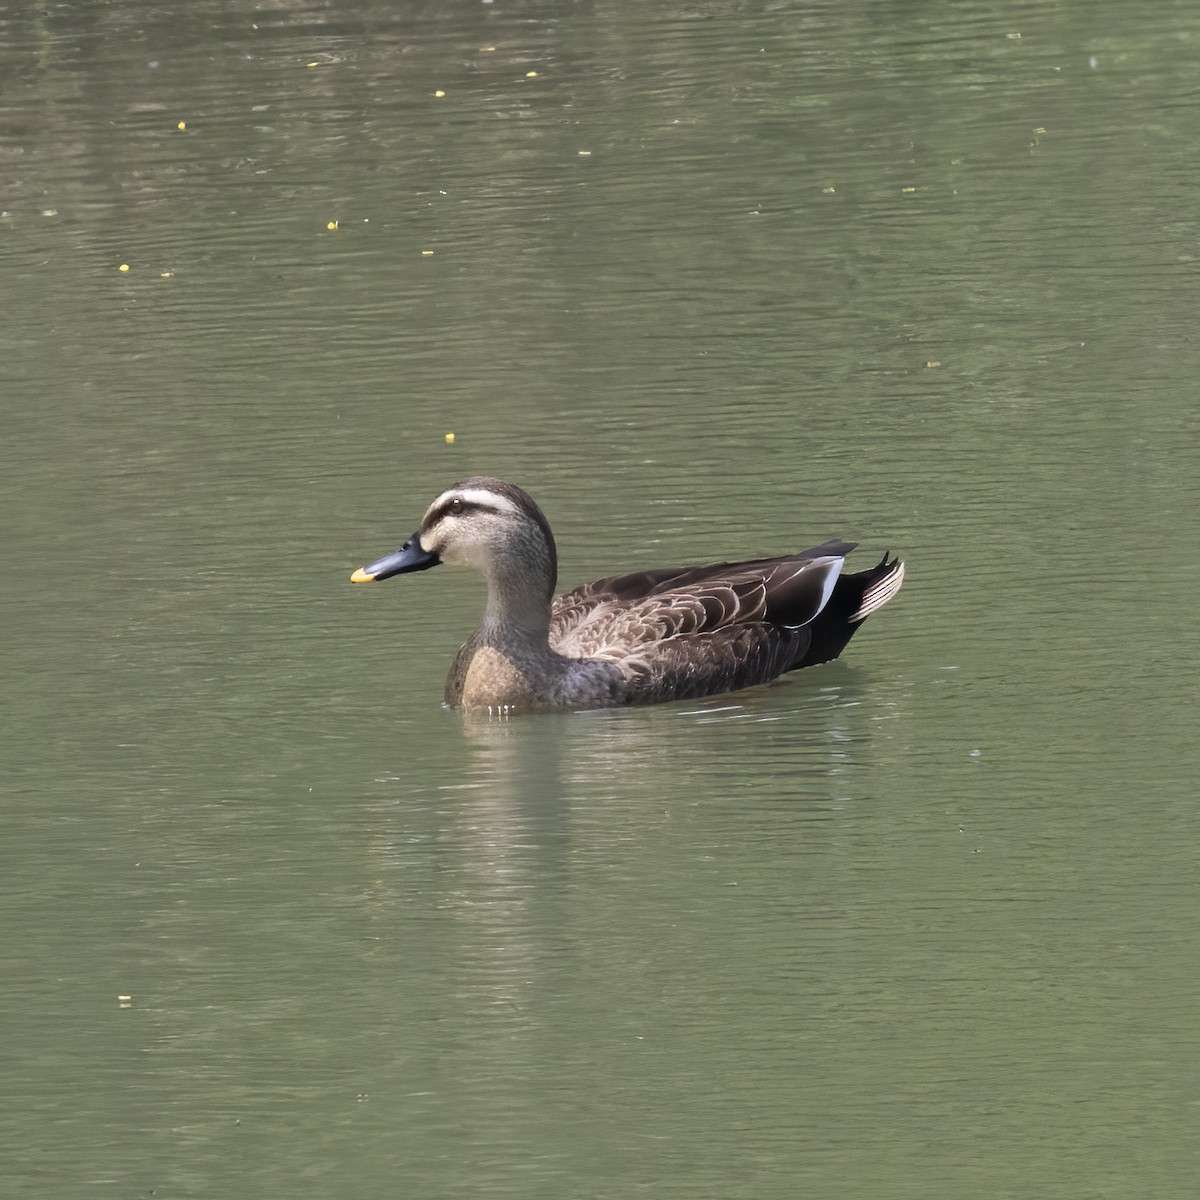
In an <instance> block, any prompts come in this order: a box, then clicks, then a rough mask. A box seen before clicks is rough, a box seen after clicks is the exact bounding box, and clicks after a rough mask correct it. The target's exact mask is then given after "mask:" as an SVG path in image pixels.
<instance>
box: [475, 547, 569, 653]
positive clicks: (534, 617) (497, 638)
mask: <svg viewBox="0 0 1200 1200" xmlns="http://www.w3.org/2000/svg"><path fill="white" fill-rule="evenodd" d="M532 565H533V564H531V563H530V562H529V561H528V560H526V561H524V562H521V563H519V564H508V563H506V562H504V561H503V560H501V561H497V562H495V563H493V564H492V569H491V570H490V571H488V573H487V585H488V597H487V608H486V609H485V610H484V614H483V625H482V627H481V629H480V632H481V633H482V634H483V637H484V640H485V641H486V642H488V643H489V644H490V645H493V646H496V647H498V648H503V647H505V646H512V647H513V648H514V649H518V648H519V649H520V650H522V651H524V652H525V653H527V654H528V653H536V654H539V655H541V654H547V655H548V654H550V600H551V597H552V595H553V593H554V579H553V578H552V577H551V576H550V573H549V571H548V570H545V569H543V570H531V569H530V568H531V566H532ZM537 565H538V566H541V565H542V564H537Z"/></svg>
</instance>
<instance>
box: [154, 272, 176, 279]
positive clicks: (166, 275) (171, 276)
mask: <svg viewBox="0 0 1200 1200" xmlns="http://www.w3.org/2000/svg"><path fill="white" fill-rule="evenodd" d="M158 277H159V279H174V278H175V272H174V271H160V272H159V275H158Z"/></svg>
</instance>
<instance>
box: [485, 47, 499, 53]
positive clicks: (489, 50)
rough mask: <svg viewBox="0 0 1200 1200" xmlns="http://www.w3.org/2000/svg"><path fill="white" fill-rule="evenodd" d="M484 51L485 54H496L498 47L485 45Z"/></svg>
mask: <svg viewBox="0 0 1200 1200" xmlns="http://www.w3.org/2000/svg"><path fill="white" fill-rule="evenodd" d="M483 52H484V54H494V53H495V52H496V47H495V46H484V48H483Z"/></svg>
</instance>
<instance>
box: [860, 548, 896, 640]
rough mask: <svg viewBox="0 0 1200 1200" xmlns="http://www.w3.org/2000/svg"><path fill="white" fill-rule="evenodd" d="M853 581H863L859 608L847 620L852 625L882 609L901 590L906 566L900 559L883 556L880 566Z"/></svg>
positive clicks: (863, 573)
mask: <svg viewBox="0 0 1200 1200" xmlns="http://www.w3.org/2000/svg"><path fill="white" fill-rule="evenodd" d="M850 578H851V579H861V580H863V582H864V584H865V586H864V588H863V593H862V600H861V601H860V603H859V605H858V608H856V609H855V610H854V612H853V613H852V614H851V615H850V616H849V617H848V618H847V620H849V621H850V622H851V623H854V622H858V621H865V620H866V619H867V617H869V616H870V615H871V614H872V613H873V612H874V611H875V610H876V609H877V608H882V607H883V606H884V605H885V604H886V603H887V602H888V601H889V600H890V599H891V598H892V597H893V596H894V595H895V594H896V593H897V592H898V591H899V590H900V585H901V584H902V583H903V582H904V564H903V563H902V562H901V561H900V559H898V558H893V559H892V560H891V561H889V560H888V556H887V555H886V554H885V555H884V556H883V561H882V562H880V564H879V566H877V567H875V568H874V570H871V571H863V572H861V573H860V574H858V575H852V576H850Z"/></svg>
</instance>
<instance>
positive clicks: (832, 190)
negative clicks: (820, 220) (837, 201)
mask: <svg viewBox="0 0 1200 1200" xmlns="http://www.w3.org/2000/svg"><path fill="white" fill-rule="evenodd" d="M821 191H822V192H824V193H825V195H826V196H832V195H834V194H835V193H836V192H837V188H822V189H821Z"/></svg>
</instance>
